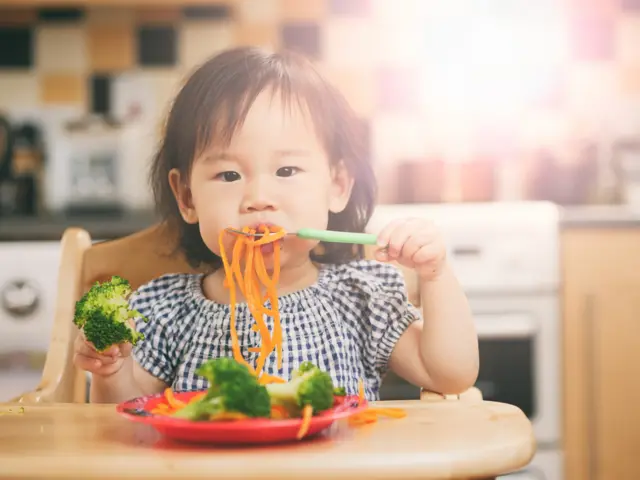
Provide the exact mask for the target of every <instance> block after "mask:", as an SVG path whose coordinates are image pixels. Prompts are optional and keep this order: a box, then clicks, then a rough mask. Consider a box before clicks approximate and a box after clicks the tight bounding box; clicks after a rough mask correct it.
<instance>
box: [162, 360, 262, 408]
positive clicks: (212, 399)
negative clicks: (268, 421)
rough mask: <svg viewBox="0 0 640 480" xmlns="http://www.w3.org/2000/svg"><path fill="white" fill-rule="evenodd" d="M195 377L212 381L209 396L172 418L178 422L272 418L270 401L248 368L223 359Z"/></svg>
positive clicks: (203, 369) (211, 363)
mask: <svg viewBox="0 0 640 480" xmlns="http://www.w3.org/2000/svg"><path fill="white" fill-rule="evenodd" d="M196 374H198V375H200V376H202V377H204V378H206V379H207V380H208V381H209V388H208V390H207V392H206V394H205V395H204V396H203V397H202V398H201V399H200V400H197V401H195V402H191V403H189V404H188V405H187V406H185V407H184V408H181V409H180V410H178V411H177V412H175V413H174V414H173V416H174V417H177V418H186V419H189V420H206V419H208V418H210V417H211V416H213V415H218V414H221V413H240V414H243V415H246V416H248V417H254V418H256V417H264V418H269V417H270V416H271V399H270V398H269V394H268V392H267V389H266V388H265V386H264V385H260V383H258V379H257V377H256V376H255V375H253V374H252V373H251V372H250V371H249V369H248V368H247V367H246V365H242V364H241V363H239V362H237V361H236V360H235V359H233V358H228V357H222V358H216V359H212V360H209V361H207V362H205V363H203V364H202V365H201V366H200V367H199V368H198V370H196Z"/></svg>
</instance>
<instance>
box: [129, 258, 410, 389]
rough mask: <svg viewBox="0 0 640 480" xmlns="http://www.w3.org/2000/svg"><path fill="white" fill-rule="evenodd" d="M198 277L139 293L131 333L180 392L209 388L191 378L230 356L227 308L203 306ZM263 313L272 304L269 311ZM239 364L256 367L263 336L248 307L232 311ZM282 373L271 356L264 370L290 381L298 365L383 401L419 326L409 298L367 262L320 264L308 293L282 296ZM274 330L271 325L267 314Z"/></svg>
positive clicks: (400, 284)
mask: <svg viewBox="0 0 640 480" xmlns="http://www.w3.org/2000/svg"><path fill="white" fill-rule="evenodd" d="M202 280H203V275H201V274H168V275H164V276H162V277H159V278H156V279H154V280H152V281H150V282H149V283H147V284H145V285H143V286H141V287H140V288H139V289H138V290H137V291H136V292H135V293H134V295H133V296H132V297H131V300H130V304H131V307H132V308H134V309H136V310H138V311H139V312H140V313H141V314H143V315H145V316H146V317H147V318H148V319H149V322H148V323H145V322H142V321H140V320H138V321H137V322H136V328H137V329H138V330H139V331H140V332H142V333H143V334H144V335H145V339H144V340H143V341H141V342H139V343H138V345H137V346H136V347H135V348H134V350H133V355H134V358H135V359H136V361H137V362H138V363H139V364H140V366H142V368H144V369H145V370H147V371H148V372H149V373H151V374H152V375H154V376H155V377H157V378H159V379H160V380H163V381H164V382H165V383H167V384H168V385H170V386H171V387H172V388H173V389H175V390H176V391H185V390H201V389H205V388H207V386H208V384H207V382H206V380H205V379H203V378H201V377H199V376H198V375H196V374H195V371H196V369H197V368H198V367H199V366H200V365H201V364H202V363H203V362H205V361H206V360H208V359H210V358H214V357H220V356H232V351H231V335H230V328H229V320H230V316H229V312H230V309H229V305H223V304H220V303H217V302H214V301H212V300H209V299H207V298H206V297H205V296H204V294H203V291H202ZM266 305H267V306H269V304H268V303H267V304H266ZM236 309H237V310H236V330H237V332H238V339H239V343H240V348H241V352H242V355H243V357H244V358H245V359H246V360H247V361H248V362H249V363H250V364H252V365H254V366H255V361H256V359H257V357H258V353H251V352H249V351H248V349H249V348H251V347H259V346H260V334H259V333H258V332H256V331H254V330H252V328H251V327H252V326H253V325H254V323H255V321H254V320H253V318H252V316H251V313H250V312H249V310H248V308H247V305H246V303H238V304H237V305H236ZM279 310H280V323H281V327H282V368H281V369H278V365H277V358H276V353H275V351H274V352H272V353H271V355H270V356H269V357H268V358H267V360H266V363H265V366H264V370H265V371H266V372H267V373H269V374H271V375H276V376H279V377H283V378H286V379H289V378H290V374H291V371H293V370H295V369H296V368H297V367H298V366H299V365H300V364H301V363H302V362H304V361H311V362H313V363H314V364H316V365H318V366H319V367H320V368H322V369H324V370H326V371H328V372H329V373H330V374H331V377H332V378H333V381H334V382H335V384H336V385H340V386H343V387H345V389H346V391H347V393H348V394H357V391H358V381H359V379H362V380H363V382H364V387H365V394H366V397H367V399H369V400H377V399H379V389H380V383H381V381H382V378H383V376H384V375H385V373H386V372H387V370H388V362H389V357H390V355H391V352H392V350H393V348H394V346H395V344H396V342H397V341H398V339H399V338H400V336H401V335H402V333H403V332H404V331H405V330H406V328H407V327H408V326H409V325H410V324H411V323H412V322H414V321H416V320H418V319H420V312H419V310H418V309H416V308H415V307H414V306H413V305H412V304H411V303H410V302H409V301H408V298H407V291H406V286H405V282H404V278H403V276H402V273H401V272H400V271H399V270H398V269H397V268H396V267H394V266H392V265H389V264H383V263H379V262H376V261H372V260H358V261H353V262H350V263H347V264H342V265H323V266H321V267H320V273H319V276H318V280H317V281H316V282H315V283H314V284H313V285H311V286H310V287H308V288H305V289H303V290H300V291H297V292H294V293H290V294H287V295H283V296H281V297H279ZM265 321H266V323H267V325H268V327H269V330H270V331H273V319H271V318H269V317H266V318H265Z"/></svg>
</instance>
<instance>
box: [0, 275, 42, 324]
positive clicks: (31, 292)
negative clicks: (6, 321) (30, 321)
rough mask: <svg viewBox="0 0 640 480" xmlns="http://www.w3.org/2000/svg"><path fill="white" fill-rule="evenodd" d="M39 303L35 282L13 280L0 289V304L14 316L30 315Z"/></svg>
mask: <svg viewBox="0 0 640 480" xmlns="http://www.w3.org/2000/svg"><path fill="white" fill-rule="evenodd" d="M39 303H40V296H39V292H38V289H37V288H36V286H35V284H33V283H32V282H29V281H27V280H13V281H10V282H9V283H7V284H5V285H4V287H3V288H2V290H1V291H0V305H1V306H2V308H3V309H4V310H5V311H7V312H8V313H9V314H10V315H12V316H14V317H18V318H20V317H26V316H28V315H31V314H32V313H33V312H34V311H35V310H36V309H37V308H38V305H39Z"/></svg>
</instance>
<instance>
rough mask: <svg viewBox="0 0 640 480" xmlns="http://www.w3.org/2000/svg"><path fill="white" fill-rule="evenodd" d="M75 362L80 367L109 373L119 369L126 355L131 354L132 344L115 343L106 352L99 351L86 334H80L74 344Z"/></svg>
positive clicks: (94, 371) (102, 373) (99, 372)
mask: <svg viewBox="0 0 640 480" xmlns="http://www.w3.org/2000/svg"><path fill="white" fill-rule="evenodd" d="M74 350H75V355H74V363H75V364H76V366H77V367H78V368H80V369H83V370H86V371H89V372H92V373H98V374H101V375H108V374H110V373H113V372H115V371H117V370H118V369H119V368H120V364H121V363H122V360H123V358H124V357H127V356H129V355H130V354H131V345H130V344H121V345H113V346H111V347H110V348H108V349H107V350H106V351H104V352H98V351H97V350H96V349H95V347H94V346H93V344H92V343H91V342H89V341H88V340H87V339H86V338H85V337H84V335H78V336H77V337H76V340H75V345H74Z"/></svg>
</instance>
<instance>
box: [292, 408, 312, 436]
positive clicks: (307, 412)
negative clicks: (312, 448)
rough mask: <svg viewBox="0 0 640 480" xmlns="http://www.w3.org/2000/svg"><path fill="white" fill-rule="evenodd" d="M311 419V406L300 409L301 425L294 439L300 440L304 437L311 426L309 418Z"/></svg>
mask: <svg viewBox="0 0 640 480" xmlns="http://www.w3.org/2000/svg"><path fill="white" fill-rule="evenodd" d="M312 417H313V407H312V406H311V405H305V406H304V408H303V409H302V424H301V425H300V430H298V435H296V438H297V439H298V440H300V439H301V438H302V437H304V436H305V435H306V434H307V432H308V431H309V426H310V425H311V418H312Z"/></svg>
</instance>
